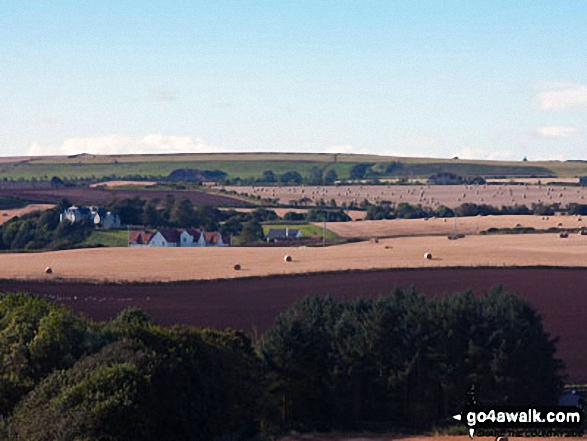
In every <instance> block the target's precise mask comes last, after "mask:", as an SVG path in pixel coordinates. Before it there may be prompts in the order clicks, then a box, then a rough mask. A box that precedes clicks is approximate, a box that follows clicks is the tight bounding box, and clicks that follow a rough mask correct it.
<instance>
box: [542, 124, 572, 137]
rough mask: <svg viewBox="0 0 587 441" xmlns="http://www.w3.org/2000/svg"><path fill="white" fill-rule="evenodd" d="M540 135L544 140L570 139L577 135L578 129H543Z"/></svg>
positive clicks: (554, 127)
mask: <svg viewBox="0 0 587 441" xmlns="http://www.w3.org/2000/svg"><path fill="white" fill-rule="evenodd" d="M538 134H539V135H540V136H543V137H544V138H569V137H571V136H573V135H575V134H577V129H575V128H574V127H556V126H550V127H541V128H540V129H539V130H538Z"/></svg>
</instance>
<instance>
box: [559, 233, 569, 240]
mask: <svg viewBox="0 0 587 441" xmlns="http://www.w3.org/2000/svg"><path fill="white" fill-rule="evenodd" d="M559 237H560V238H561V239H567V238H568V237H569V233H561V234H559Z"/></svg>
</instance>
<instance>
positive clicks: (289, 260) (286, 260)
mask: <svg viewBox="0 0 587 441" xmlns="http://www.w3.org/2000/svg"><path fill="white" fill-rule="evenodd" d="M283 260H284V261H285V262H291V261H292V260H293V259H292V258H291V256H290V255H289V254H286V255H285V256H284V257H283Z"/></svg>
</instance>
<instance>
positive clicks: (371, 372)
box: [261, 288, 562, 429]
mask: <svg viewBox="0 0 587 441" xmlns="http://www.w3.org/2000/svg"><path fill="white" fill-rule="evenodd" d="M261 349H262V355H263V358H264V360H265V362H266V363H267V365H268V367H269V369H270V375H271V379H272V381H273V383H272V387H273V390H274V391H275V393H276V397H277V398H278V399H279V400H280V405H281V408H282V412H283V413H282V417H283V420H284V422H285V423H286V424H287V425H288V426H290V427H292V426H293V427H304V428H316V427H320V428H323V429H327V428H341V429H353V428H361V427H364V426H365V423H367V422H369V423H374V422H379V423H389V424H391V425H392V427H395V428H396V429H397V428H402V427H403V428H412V429H414V428H417V429H426V428H429V427H430V426H432V425H434V424H442V423H445V422H447V421H448V418H449V417H450V416H451V415H453V414H455V413H457V412H460V411H461V410H462V408H463V405H464V404H465V401H466V399H467V391H468V390H469V388H470V387H471V385H475V387H476V391H477V399H478V400H479V401H480V402H485V403H500V404H524V403H529V402H531V403H551V404H552V403H555V402H556V399H557V397H558V394H559V392H560V388H561V384H562V383H561V369H562V363H561V361H560V360H558V359H556V358H555V356H554V353H555V342H554V340H553V339H551V338H550V337H549V336H548V334H547V333H546V332H545V331H544V329H543V327H542V323H541V320H540V318H539V316H538V315H537V314H536V312H535V311H534V310H533V309H532V308H531V307H530V306H529V305H528V304H526V303H525V302H523V301H522V300H520V299H519V298H518V297H517V296H515V295H513V294H509V293H507V292H505V291H504V290H503V289H501V288H497V289H495V290H493V291H492V292H491V293H490V294H488V295H487V296H485V297H475V296H473V295H472V294H471V293H470V292H467V293H462V294H458V295H454V296H450V297H442V298H432V299H427V298H424V297H422V296H420V295H417V294H416V293H415V292H414V291H412V290H406V291H401V290H396V291H395V293H394V294H393V295H392V296H390V297H382V298H379V299H376V300H364V299H362V300H357V301H354V302H349V303H344V302H338V301H335V300H333V299H332V298H326V299H320V298H308V299H305V300H302V301H300V302H298V303H296V304H295V305H294V306H292V307H291V308H290V309H289V310H288V311H287V312H285V313H283V314H282V315H280V316H279V318H278V319H277V321H276V323H275V325H274V326H273V327H272V328H271V329H270V330H269V331H268V332H267V334H266V336H265V339H264V341H263V343H262V348H261ZM536 385H540V387H536Z"/></svg>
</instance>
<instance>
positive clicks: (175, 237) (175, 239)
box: [157, 228, 181, 243]
mask: <svg viewBox="0 0 587 441" xmlns="http://www.w3.org/2000/svg"><path fill="white" fill-rule="evenodd" d="M157 232H158V233H161V236H163V238H164V239H165V240H166V241H167V242H170V243H179V236H180V234H181V233H180V232H179V230H176V229H173V228H161V229H160V230H157Z"/></svg>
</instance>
